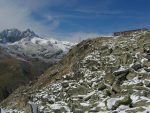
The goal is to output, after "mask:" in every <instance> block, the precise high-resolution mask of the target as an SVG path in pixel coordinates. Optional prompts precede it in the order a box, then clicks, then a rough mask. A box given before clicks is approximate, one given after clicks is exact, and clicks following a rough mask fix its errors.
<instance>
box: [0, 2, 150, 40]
mask: <svg viewBox="0 0 150 113" xmlns="http://www.w3.org/2000/svg"><path fill="white" fill-rule="evenodd" d="M149 11H150V0H0V15H1V18H0V28H1V29H5V28H13V27H15V28H18V29H26V28H30V29H32V30H34V31H35V32H38V34H40V35H42V36H49V37H54V38H58V39H60V40H71V41H77V40H78V39H79V38H82V39H84V38H90V37H96V36H99V35H110V34H111V33H112V32H114V31H120V30H128V29H136V28H150V27H149V24H150V13H149Z"/></svg>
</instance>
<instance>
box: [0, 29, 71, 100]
mask: <svg viewBox="0 0 150 113" xmlns="http://www.w3.org/2000/svg"><path fill="white" fill-rule="evenodd" d="M0 39H1V41H0V81H1V82H0V101H2V100H3V99H4V98H6V97H7V96H8V95H10V94H11V93H12V92H13V91H14V90H15V89H16V88H18V87H19V86H21V85H25V84H26V83H30V82H31V81H33V80H35V79H37V77H38V76H39V75H41V74H42V73H43V72H44V71H45V70H46V69H48V68H49V67H51V66H52V65H53V64H55V63H56V62H58V61H59V60H60V59H62V57H63V56H64V55H65V54H66V53H67V51H68V50H69V48H71V47H72V46H73V45H74V44H73V43H69V42H65V41H57V40H55V39H44V38H42V37H39V36H38V35H36V34H35V33H34V32H33V31H31V30H29V29H28V30H26V31H22V32H21V31H19V30H18V29H7V30H4V31H2V32H0Z"/></svg>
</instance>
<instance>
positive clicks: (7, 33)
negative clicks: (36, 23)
mask: <svg viewBox="0 0 150 113" xmlns="http://www.w3.org/2000/svg"><path fill="white" fill-rule="evenodd" d="M27 37H28V38H33V37H39V36H38V35H36V34H35V33H34V32H33V31H31V30H30V29H27V30H25V31H20V30H18V29H16V28H13V29H6V30H3V31H2V32H0V43H6V42H10V43H13V42H16V41H19V40H21V39H23V38H27Z"/></svg>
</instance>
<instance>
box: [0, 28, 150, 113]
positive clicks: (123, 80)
mask: <svg viewBox="0 0 150 113" xmlns="http://www.w3.org/2000/svg"><path fill="white" fill-rule="evenodd" d="M121 34H122V35H117V36H111V37H97V38H94V39H87V40H83V41H82V42H81V43H79V44H77V45H74V46H73V47H72V48H71V49H70V50H69V51H68V53H67V54H66V55H65V56H64V57H63V58H62V59H61V60H60V61H58V62H57V63H56V64H55V65H53V66H51V67H49V68H48V69H47V70H46V71H44V73H43V74H42V75H41V76H39V77H38V78H37V79H35V80H34V81H33V82H31V83H29V84H26V85H24V86H21V87H19V88H17V89H16V90H15V91H14V92H13V93H11V94H10V95H9V96H8V97H7V98H6V99H5V100H3V101H2V102H1V103H0V106H1V111H2V112H8V113H13V112H15V113H148V112H150V93H149V92H150V46H149V45H150V31H149V30H146V31H132V32H129V33H128V32H126V33H123V32H122V33H121Z"/></svg>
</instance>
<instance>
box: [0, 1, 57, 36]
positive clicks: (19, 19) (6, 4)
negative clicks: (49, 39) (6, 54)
mask: <svg viewBox="0 0 150 113" xmlns="http://www.w3.org/2000/svg"><path fill="white" fill-rule="evenodd" d="M22 1H23V0H0V30H2V29H7V28H18V29H21V30H24V29H27V28H31V29H32V30H34V31H35V32H38V33H39V34H49V32H51V30H53V29H54V28H56V27H57V26H58V22H56V21H53V20H51V23H52V24H51V25H50V26H49V27H47V26H46V25H44V24H42V23H40V22H39V21H37V20H34V19H33V18H32V17H31V13H32V10H35V9H36V8H37V9H38V7H41V6H42V5H44V4H40V3H37V1H36V2H35V0H31V1H29V0H27V1H26V2H22ZM23 3H27V4H23ZM29 3H30V5H29ZM42 3H46V2H42ZM32 6H33V7H34V9H32Z"/></svg>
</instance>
